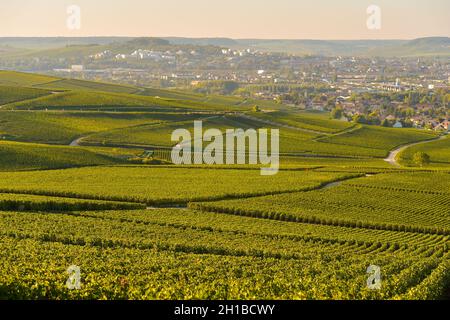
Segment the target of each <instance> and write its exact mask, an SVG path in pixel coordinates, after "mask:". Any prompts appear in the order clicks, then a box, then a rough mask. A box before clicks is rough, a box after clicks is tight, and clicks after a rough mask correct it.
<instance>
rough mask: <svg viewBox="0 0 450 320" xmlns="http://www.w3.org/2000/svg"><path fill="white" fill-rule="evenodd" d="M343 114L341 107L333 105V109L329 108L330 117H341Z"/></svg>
mask: <svg viewBox="0 0 450 320" xmlns="http://www.w3.org/2000/svg"><path fill="white" fill-rule="evenodd" d="M343 115H344V112H343V110H342V108H341V107H335V108H334V109H333V110H331V118H332V119H341V118H342V116H343Z"/></svg>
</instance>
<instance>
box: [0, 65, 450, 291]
mask: <svg viewBox="0 0 450 320" xmlns="http://www.w3.org/2000/svg"><path fill="white" fill-rule="evenodd" d="M9 88H13V89H14V90H12V89H9ZM0 102H1V103H0V104H4V105H3V106H2V108H1V111H0V138H1V141H0V299H188V300H190V299H238V300H239V299H250V300H260V299H275V300H278V299H288V300H289V299H338V300H339V299H345V300H347V299H369V300H370V299H373V300H393V299H395V300H397V299H400V300H405V299H421V300H423V299H427V300H432V299H433V300H436V299H446V298H449V292H450V179H449V178H450V168H449V165H448V164H449V163H450V158H449V153H448V149H449V148H448V142H449V141H450V140H449V139H448V138H446V139H441V140H433V139H434V138H436V137H437V135H436V134H434V133H430V132H428V131H424V130H422V131H419V130H415V129H391V128H383V127H380V126H368V125H361V124H354V123H349V122H344V121H337V120H330V119H329V115H328V114H326V113H319V112H304V111H299V110H292V109H291V108H289V107H288V106H284V105H280V104H277V103H276V102H274V101H262V102H255V101H253V100H252V99H241V98H239V97H234V96H233V97H223V96H217V95H211V96H206V95H203V94H198V93H194V92H189V91H182V90H163V89H150V88H138V87H134V86H126V85H125V86H122V85H116V84H109V83H98V82H90V81H85V80H74V79H60V78H55V77H49V76H40V75H32V74H24V73H16V72H9V71H8V72H6V71H0ZM255 104H257V105H258V107H259V108H262V109H264V112H255V111H254V110H253V107H254V106H255ZM265 108H266V109H265ZM251 110H253V111H251ZM194 120H202V121H203V127H204V130H207V129H212V128H216V129H219V130H221V131H224V130H226V129H233V128H241V129H260V128H273V129H279V130H280V149H281V150H280V151H281V156H280V170H279V172H278V173H277V174H276V175H272V176H262V175H261V174H260V167H261V166H260V165H246V164H239V165H174V164H172V163H171V162H170V150H171V149H170V147H171V146H173V145H174V144H176V142H174V141H171V139H170V138H171V133H172V132H173V130H175V129H178V128H184V129H187V130H189V131H190V132H191V133H192V130H193V122H194ZM268 121H269V122H270V123H271V124H268ZM419 141H421V142H425V143H423V144H420V145H411V146H408V144H410V143H415V142H419ZM400 146H404V148H405V149H402V152H401V153H400V154H399V156H398V160H399V165H398V166H396V165H392V163H389V162H388V161H384V160H383V158H385V157H386V156H387V155H388V153H389V152H391V151H392V150H394V149H396V148H398V147H400ZM418 151H423V152H426V153H428V154H429V155H430V158H431V161H430V163H429V164H428V165H426V166H423V167H420V168H419V167H417V166H416V165H415V164H414V163H413V162H412V158H413V155H414V153H416V152H418ZM70 266H78V267H79V268H80V271H81V278H80V281H81V287H80V288H79V289H76V290H70V289H69V288H68V286H67V280H68V277H69V274H68V271H67V270H68V268H69V267H70ZM369 266H377V267H379V268H380V273H381V284H380V287H379V288H377V289H373V288H371V287H370V286H368V278H369V276H370V274H369V273H368V272H367V269H368V267H369Z"/></svg>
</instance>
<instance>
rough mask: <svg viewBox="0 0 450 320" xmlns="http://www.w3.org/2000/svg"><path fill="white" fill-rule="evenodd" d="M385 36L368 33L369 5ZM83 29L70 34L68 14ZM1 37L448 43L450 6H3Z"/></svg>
mask: <svg viewBox="0 0 450 320" xmlns="http://www.w3.org/2000/svg"><path fill="white" fill-rule="evenodd" d="M372 4H374V5H378V6H379V7H380V8H381V29H379V30H369V29H368V28H367V25H366V21H367V19H368V17H369V15H368V14H367V13H366V10H367V8H368V6H369V5H372ZM69 5H78V6H79V7H80V9H81V27H80V29H79V30H71V29H69V28H68V27H67V23H66V22H67V18H68V16H69V15H68V14H67V7H68V6H69ZM0 36H41V37H42V36H74V37H77V36H152V37H158V36H160V37H161V36H179V37H229V38H266V39H275V38H282V39H413V38H418V37H424V36H450V1H449V0H309V1H305V0H0Z"/></svg>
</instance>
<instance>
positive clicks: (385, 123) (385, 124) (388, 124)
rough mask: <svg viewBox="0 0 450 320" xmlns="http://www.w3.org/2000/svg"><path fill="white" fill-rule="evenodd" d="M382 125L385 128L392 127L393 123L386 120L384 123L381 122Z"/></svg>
mask: <svg viewBox="0 0 450 320" xmlns="http://www.w3.org/2000/svg"><path fill="white" fill-rule="evenodd" d="M381 125H382V126H383V127H386V128H387V127H390V126H391V123H390V122H389V120H388V119H384V120H383V121H382V122H381Z"/></svg>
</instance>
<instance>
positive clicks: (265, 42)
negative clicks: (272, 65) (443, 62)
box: [0, 37, 450, 58]
mask: <svg viewBox="0 0 450 320" xmlns="http://www.w3.org/2000/svg"><path fill="white" fill-rule="evenodd" d="M449 41H450V38H448V37H428V38H419V39H414V40H313V39H312V40H306V39H305V40H302V39H299V40H283V39H229V38H179V37H167V38H129V37H90V38H43V39H37V38H0V46H12V47H16V48H32V49H33V50H32V51H29V50H24V53H23V54H24V56H42V57H44V56H47V57H64V58H75V57H79V56H80V55H84V56H87V55H91V54H95V53H97V52H101V51H104V50H112V51H113V52H115V53H119V52H128V51H130V52H131V51H133V50H136V49H153V50H155V49H156V50H169V49H172V50H178V49H185V50H193V49H195V50H206V51H208V50H209V51H210V52H211V53H213V52H215V51H216V52H218V49H219V48H232V49H247V48H251V49H255V50H261V51H265V52H286V53H292V54H300V55H324V56H337V55H342V56H386V57H399V56H434V55H437V56H448V55H450V48H449Z"/></svg>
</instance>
